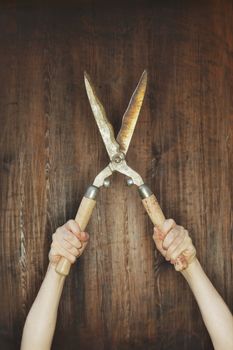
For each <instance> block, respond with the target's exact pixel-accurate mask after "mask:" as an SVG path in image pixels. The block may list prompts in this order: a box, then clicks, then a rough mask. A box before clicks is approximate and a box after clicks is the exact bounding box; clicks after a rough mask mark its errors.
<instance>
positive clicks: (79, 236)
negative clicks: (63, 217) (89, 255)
mask: <svg viewBox="0 0 233 350" xmlns="http://www.w3.org/2000/svg"><path fill="white" fill-rule="evenodd" d="M52 237H53V241H52V244H51V249H50V252H49V260H50V263H51V264H53V265H56V264H57V263H58V261H59V260H60V258H61V257H64V258H66V259H67V260H69V262H70V263H71V264H73V263H74V262H75V261H76V259H77V257H79V256H80V255H81V254H82V253H83V251H84V250H85V248H86V245H87V243H88V240H89V235H88V233H86V232H80V227H79V225H78V224H77V222H76V221H74V220H69V221H67V222H66V223H65V224H64V225H63V226H61V227H58V228H57V230H56V232H55V233H54V234H53V236H52Z"/></svg>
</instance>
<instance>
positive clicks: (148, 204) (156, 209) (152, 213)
mask: <svg viewBox="0 0 233 350" xmlns="http://www.w3.org/2000/svg"><path fill="white" fill-rule="evenodd" d="M142 203H143V205H144V208H145V209H146V211H147V214H148V215H149V217H150V219H151V221H152V222H153V224H154V226H157V227H158V228H159V229H160V230H161V229H162V227H163V223H164V221H165V216H164V214H163V212H162V209H161V208H160V205H159V203H158V201H157V199H156V197H155V195H154V194H152V195H151V196H150V197H147V198H144V199H143V200H142Z"/></svg>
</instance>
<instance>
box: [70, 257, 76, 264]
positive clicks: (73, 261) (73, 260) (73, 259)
mask: <svg viewBox="0 0 233 350" xmlns="http://www.w3.org/2000/svg"><path fill="white" fill-rule="evenodd" d="M70 260H71V262H72V264H73V263H75V261H76V257H75V256H74V255H72V256H71V257H70Z"/></svg>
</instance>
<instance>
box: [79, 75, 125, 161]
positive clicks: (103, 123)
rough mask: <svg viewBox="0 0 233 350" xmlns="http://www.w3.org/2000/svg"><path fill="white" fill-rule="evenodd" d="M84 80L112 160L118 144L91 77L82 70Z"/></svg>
mask: <svg viewBox="0 0 233 350" xmlns="http://www.w3.org/2000/svg"><path fill="white" fill-rule="evenodd" d="M84 82H85V86H86V91H87V96H88V98H89V101H90V105H91V109H92V112H93V114H94V117H95V121H96V123H97V125H98V128H99V131H100V134H101V136H102V139H103V141H104V144H105V147H106V150H107V152H108V155H109V157H110V159H111V160H112V158H113V156H114V155H115V154H116V153H117V152H118V151H119V144H118V143H117V142H116V140H115V136H114V131H113V128H112V125H111V124H110V122H109V121H108V119H107V116H106V112H105V109H104V107H103V105H102V104H101V102H100V101H99V99H98V97H97V95H96V92H95V89H94V86H93V84H92V82H91V79H90V77H89V75H88V74H87V73H86V72H84Z"/></svg>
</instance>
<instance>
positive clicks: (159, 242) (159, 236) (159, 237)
mask: <svg viewBox="0 0 233 350" xmlns="http://www.w3.org/2000/svg"><path fill="white" fill-rule="evenodd" d="M164 238H165V235H164V233H163V232H162V231H160V230H159V228H158V227H157V226H155V227H154V234H153V240H154V242H155V245H156V248H157V249H158V250H159V251H160V253H161V254H165V253H166V251H165V250H164V249H163V240H164Z"/></svg>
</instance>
